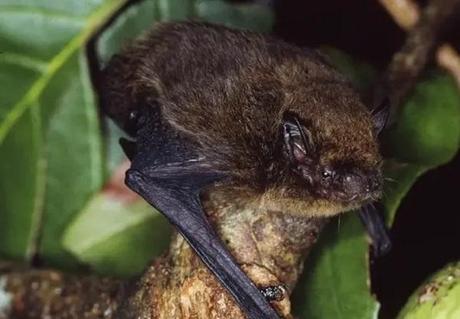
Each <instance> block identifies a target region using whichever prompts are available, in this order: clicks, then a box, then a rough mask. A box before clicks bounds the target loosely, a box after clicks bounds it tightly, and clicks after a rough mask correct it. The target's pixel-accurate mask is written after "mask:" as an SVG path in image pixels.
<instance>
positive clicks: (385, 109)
mask: <svg viewBox="0 0 460 319" xmlns="http://www.w3.org/2000/svg"><path fill="white" fill-rule="evenodd" d="M390 106H391V105H390V99H389V98H388V97H386V98H384V99H383V100H382V102H381V103H380V104H379V105H378V106H377V107H376V108H375V109H373V110H372V118H373V120H374V127H375V131H376V132H377V134H380V133H381V132H382V131H383V129H384V128H385V126H386V125H387V123H388V119H389V118H390Z"/></svg>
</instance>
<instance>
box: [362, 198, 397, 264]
mask: <svg viewBox="0 0 460 319" xmlns="http://www.w3.org/2000/svg"><path fill="white" fill-rule="evenodd" d="M375 205H377V204H376V203H373V204H372V203H371V204H367V205H365V206H363V207H362V208H361V209H360V211H359V217H360V219H361V221H362V223H363V224H364V226H365V227H366V230H367V233H368V234H369V237H370V238H371V240H372V248H373V254H374V256H375V257H380V256H383V255H385V254H387V253H388V252H389V251H390V249H391V239H390V236H389V234H388V229H387V227H386V225H385V222H384V220H383V216H382V215H381V213H380V211H379V210H378V208H377V207H376V206H375Z"/></svg>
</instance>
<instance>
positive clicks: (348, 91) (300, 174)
mask: <svg viewBox="0 0 460 319" xmlns="http://www.w3.org/2000/svg"><path fill="white" fill-rule="evenodd" d="M100 94H101V105H102V107H103V110H104V112H105V113H106V114H108V115H109V116H110V117H111V118H112V119H113V120H114V121H115V122H116V123H117V124H118V125H119V126H120V127H121V128H123V129H124V130H125V131H126V132H127V133H128V134H129V135H130V136H131V139H122V140H121V141H120V143H121V146H122V148H123V149H124V151H125V153H126V154H127V156H128V157H129V158H130V159H131V168H130V169H129V170H128V171H127V173H126V184H127V185H128V186H129V187H130V188H131V189H133V190H134V191H135V192H137V193H138V194H140V195H141V196H142V197H143V198H144V199H145V200H146V201H147V202H148V203H150V204H151V205H152V206H154V207H155V208H157V209H158V210H159V211H161V212H162V213H163V214H164V215H165V216H166V217H167V218H168V219H169V221H170V222H171V223H172V224H173V225H174V226H175V227H176V228H177V230H178V231H179V232H180V233H181V234H182V235H183V236H184V238H185V239H186V240H187V242H188V243H189V244H190V246H191V247H192V248H193V249H194V250H195V252H196V253H197V254H198V255H199V257H200V258H201V260H202V261H203V262H204V264H205V265H206V266H207V267H208V268H209V269H210V271H211V272H212V273H213V274H214V275H215V276H216V277H217V278H218V280H219V281H220V282H221V283H222V285H223V286H224V287H226V289H228V291H229V292H230V294H231V295H232V296H233V297H234V299H235V300H236V302H237V303H238V304H239V305H240V307H241V309H242V310H243V311H244V312H245V314H246V315H247V317H248V318H250V319H256V318H257V319H260V318H279V316H278V314H277V313H276V311H275V310H274V309H273V308H272V307H271V305H270V303H269V301H268V300H267V299H266V298H265V297H264V295H267V293H265V292H264V293H263V294H262V293H261V291H259V289H258V288H257V287H256V286H255V285H254V283H253V282H252V281H251V280H250V279H249V278H248V277H247V276H246V274H245V273H244V272H243V271H242V270H241V269H240V267H239V266H238V264H237V263H236V261H235V260H234V258H233V257H232V256H231V254H230V253H229V252H228V251H227V249H226V248H225V245H224V244H223V243H222V242H221V241H220V239H219V237H218V235H217V234H216V232H215V231H214V229H213V227H212V225H211V224H210V223H209V222H208V220H207V217H206V214H205V212H204V211H203V209H202V207H201V203H200V194H201V193H202V192H205V191H209V190H212V188H213V187H220V188H223V189H226V190H228V192H229V193H231V192H232V191H233V190H235V189H238V190H240V191H241V198H240V200H241V202H244V203H245V205H247V206H248V207H252V206H254V207H258V208H262V209H264V210H267V211H281V212H283V213H285V214H293V215H302V216H308V217H313V216H316V217H320V218H328V217H330V216H334V215H337V214H339V213H342V212H345V211H348V210H351V209H356V208H360V207H363V206H364V207H371V206H369V205H370V203H372V202H374V201H376V200H377V199H378V198H379V197H380V194H381V186H382V173H381V163H382V159H381V155H380V153H379V147H378V142H377V137H378V133H379V131H380V130H381V126H382V124H383V122H384V121H385V120H384V119H385V112H383V111H382V110H381V109H379V108H377V112H374V114H373V113H372V110H370V109H369V108H367V107H366V106H365V105H364V104H363V103H362V102H361V100H360V97H359V95H358V94H357V93H356V91H355V90H354V89H353V87H352V86H351V84H350V83H349V81H348V80H347V79H346V78H345V77H344V76H342V75H341V74H339V73H338V72H337V71H336V70H335V69H334V68H333V67H332V66H331V65H330V64H329V63H328V62H327V61H326V60H325V59H324V58H323V57H322V56H321V55H320V54H318V53H317V52H316V51H314V50H308V49H304V48H299V47H296V46H293V45H290V44H288V43H286V42H283V41H282V40H279V39H276V38H274V37H271V36H268V35H261V34H257V33H252V32H249V31H241V30H240V31H238V30H233V29H230V28H227V27H224V26H219V25H213V24H207V23H197V22H180V23H161V24H156V25H155V26H154V27H153V29H152V30H150V31H149V32H147V33H146V34H144V35H143V36H142V37H141V38H139V39H137V40H136V41H134V42H133V43H132V44H131V45H129V46H127V47H126V48H125V49H124V50H123V51H122V52H121V53H119V54H117V55H115V56H114V57H112V59H111V60H110V62H109V63H108V65H107V66H106V67H105V68H104V70H103V71H102V78H101V89H100ZM361 216H364V218H363V220H364V221H365V224H367V225H368V228H369V227H370V226H372V227H370V228H372V229H373V231H372V232H370V233H371V236H377V237H378V236H383V237H385V236H386V233H385V232H384V231H383V232H382V231H381V230H382V229H383V228H382V225H383V223H382V221H381V220H380V219H376V218H373V217H374V216H375V211H374V210H372V209H370V208H369V209H368V208H366V209H365V210H363V212H362V213H361ZM375 223H380V224H379V225H378V226H377V227H374V226H375ZM379 240H380V242H382V241H381V239H379V238H377V242H378V241H379ZM383 242H385V241H383ZM270 294H271V293H268V295H270ZM268 299H269V298H268Z"/></svg>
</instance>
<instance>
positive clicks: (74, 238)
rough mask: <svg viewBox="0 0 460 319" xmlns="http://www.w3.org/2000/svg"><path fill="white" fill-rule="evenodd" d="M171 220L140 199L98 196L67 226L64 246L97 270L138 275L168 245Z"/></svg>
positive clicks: (109, 195) (112, 273)
mask: <svg viewBox="0 0 460 319" xmlns="http://www.w3.org/2000/svg"><path fill="white" fill-rule="evenodd" d="M170 233H171V230H170V226H169V223H168V221H167V220H166V219H165V218H164V217H163V216H162V215H161V214H160V213H158V212H156V211H154V210H153V208H152V207H151V206H150V205H148V204H147V203H146V202H144V201H143V200H141V199H136V200H135V201H133V202H124V201H123V200H121V199H120V198H119V197H114V196H113V195H111V194H107V193H100V194H98V195H96V196H95V197H94V198H93V199H92V200H91V201H90V202H89V204H88V206H87V207H86V208H85V209H84V210H83V211H82V212H81V214H80V215H79V216H78V218H77V219H76V220H75V221H74V222H73V223H72V224H71V225H70V226H69V227H68V229H67V231H66V233H65V236H64V246H65V247H66V248H67V249H68V250H69V251H70V252H72V253H73V254H74V255H75V256H76V257H77V258H78V259H79V260H80V261H82V262H84V263H86V264H88V265H90V266H91V267H92V268H93V269H94V270H96V271H97V272H99V273H101V274H104V275H112V276H132V275H136V274H139V273H140V272H141V271H142V270H143V269H145V267H146V266H147V264H148V262H149V261H151V259H152V258H153V257H155V256H158V255H159V254H161V253H162V252H163V251H164V250H165V249H166V248H167V246H168V244H169V238H170Z"/></svg>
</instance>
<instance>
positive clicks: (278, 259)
mask: <svg viewBox="0 0 460 319" xmlns="http://www.w3.org/2000/svg"><path fill="white" fill-rule="evenodd" d="M221 195H222V194H214V195H212V196H211V197H210V199H208V200H206V201H205V202H204V203H205V208H206V211H207V212H208V215H209V216H210V219H211V220H212V221H213V223H214V226H215V227H216V229H217V230H218V232H219V235H220V236H221V238H222V240H223V241H224V242H225V243H226V244H227V247H228V248H229V250H230V251H231V253H232V254H233V256H234V257H235V258H236V260H237V261H238V263H239V264H240V265H241V266H242V269H243V270H244V271H245V272H246V273H247V274H248V275H249V277H250V278H251V279H252V280H253V281H254V283H255V284H256V285H257V286H258V287H259V288H261V289H264V288H267V289H272V291H273V292H274V295H275V301H273V303H272V304H273V306H274V307H275V308H276V309H277V310H278V312H279V313H280V314H281V315H283V316H284V317H285V318H292V316H291V305H290V301H289V294H290V293H291V292H292V289H293V288H294V286H295V283H296V282H297V279H298V277H299V275H300V273H301V272H302V267H303V260H304V257H305V255H306V254H308V252H309V251H310V249H311V248H312V246H313V245H314V243H315V242H316V239H317V237H318V234H319V232H320V230H321V228H322V227H323V225H324V224H325V222H326V220H325V219H307V218H300V217H293V216H288V215H286V214H283V213H281V212H278V213H275V212H267V211H253V210H249V209H247V208H244V207H238V206H237V205H235V204H234V203H235V202H236V201H235V202H233V201H229V200H228V199H224V198H226V197H227V196H221ZM135 291H136V293H135V294H134V295H133V296H131V297H130V298H129V299H128V301H127V303H126V305H125V307H123V309H121V310H122V312H121V314H120V318H138V317H140V318H145V319H147V318H149V319H150V318H152V319H153V318H155V319H156V318H159V319H160V318H161V319H167V318H215V319H220V318H222V319H223V318H245V316H244V315H243V314H242V312H241V311H240V309H239V307H238V306H237V304H236V303H235V302H234V300H233V298H232V297H231V296H230V295H229V294H228V293H227V291H226V290H225V289H224V288H223V287H222V286H221V285H220V283H219V282H218V281H217V279H216V278H215V277H214V276H213V275H212V274H211V273H210V272H209V271H208V269H207V268H206V267H205V266H204V265H203V263H202V262H201V261H200V260H199V258H198V257H197V256H196V255H195V254H194V252H193V251H192V250H191V248H190V247H189V245H188V244H187V243H186V242H185V240H184V239H183V238H182V236H180V235H177V234H176V235H174V238H173V240H172V243H171V247H170V251H169V254H167V255H166V256H164V257H163V258H161V259H158V260H156V261H155V263H154V264H153V265H152V266H151V267H150V268H149V269H148V271H147V272H146V273H145V275H144V276H143V277H142V279H141V281H140V282H139V286H138V289H136V290H135Z"/></svg>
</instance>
